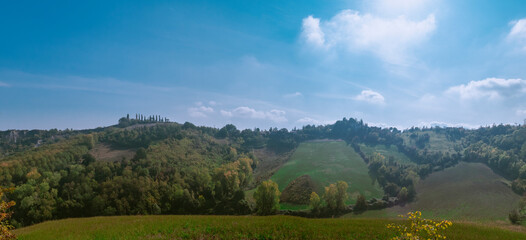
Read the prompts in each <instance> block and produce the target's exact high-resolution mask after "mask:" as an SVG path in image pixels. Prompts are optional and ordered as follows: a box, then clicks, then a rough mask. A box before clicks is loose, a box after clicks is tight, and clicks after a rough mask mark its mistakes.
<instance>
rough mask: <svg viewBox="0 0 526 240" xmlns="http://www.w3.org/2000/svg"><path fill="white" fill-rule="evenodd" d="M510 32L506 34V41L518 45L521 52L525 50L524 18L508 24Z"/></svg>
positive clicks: (525, 27)
mask: <svg viewBox="0 0 526 240" xmlns="http://www.w3.org/2000/svg"><path fill="white" fill-rule="evenodd" d="M510 25H511V26H512V27H511V30H510V32H509V33H508V40H510V41H512V42H515V43H517V44H519V45H520V48H522V50H526V18H523V19H519V20H515V21H512V22H510Z"/></svg>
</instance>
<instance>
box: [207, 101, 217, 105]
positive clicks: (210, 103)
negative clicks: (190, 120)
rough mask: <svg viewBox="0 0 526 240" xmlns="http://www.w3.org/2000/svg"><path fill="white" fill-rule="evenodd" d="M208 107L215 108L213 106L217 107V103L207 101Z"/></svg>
mask: <svg viewBox="0 0 526 240" xmlns="http://www.w3.org/2000/svg"><path fill="white" fill-rule="evenodd" d="M208 105H210V106H215V105H217V102H216V101H209V102H208Z"/></svg>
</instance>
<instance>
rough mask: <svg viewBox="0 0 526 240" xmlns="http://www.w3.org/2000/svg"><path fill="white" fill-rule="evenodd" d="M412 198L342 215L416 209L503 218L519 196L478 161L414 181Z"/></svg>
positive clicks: (390, 213) (425, 212)
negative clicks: (396, 204) (415, 193)
mask: <svg viewBox="0 0 526 240" xmlns="http://www.w3.org/2000/svg"><path fill="white" fill-rule="evenodd" d="M416 191H417V196H416V200H415V201H414V202H412V203H409V204H407V205H405V206H396V207H393V208H388V209H383V210H378V211H368V212H365V213H364V214H362V215H354V214H350V215H347V216H346V217H352V216H354V217H356V216H358V217H373V218H375V217H392V218H394V217H396V216H397V215H398V214H405V213H407V212H409V211H415V210H419V211H422V213H423V215H424V216H425V217H428V218H444V219H455V220H469V221H499V220H501V221H507V217H508V213H509V211H510V210H512V209H514V208H516V207H517V205H518V202H519V199H520V196H519V195H517V194H516V193H514V192H513V191H512V190H511V188H510V187H509V186H507V185H506V180H505V179H504V178H502V177H500V176H499V175H497V174H495V173H494V172H493V171H492V170H491V169H490V168H488V167H487V166H485V165H483V164H481V163H465V162H463V163H459V164H458V165H457V166H455V167H451V168H447V169H445V170H443V171H440V172H435V173H433V174H431V175H429V176H428V177H427V178H426V179H424V180H422V181H420V183H418V184H417V185H416Z"/></svg>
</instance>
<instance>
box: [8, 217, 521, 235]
mask: <svg viewBox="0 0 526 240" xmlns="http://www.w3.org/2000/svg"><path fill="white" fill-rule="evenodd" d="M391 222H394V220H377V219H306V218H297V217H290V216H270V217H253V216H118V217H94V218H78V219H65V220H59V221H49V222H44V223H41V224H37V225H33V226H30V227H25V228H21V229H17V230H16V231H15V233H16V234H17V235H18V237H19V239H20V240H31V239H35V240H48V239H49V240H51V239H53V240H55V239H79V240H82V239H389V238H391V237H393V233H392V232H390V231H389V230H388V229H387V228H386V227H385V225H386V224H388V223H391ZM444 233H445V234H446V236H447V237H448V239H502V240H505V239H506V240H507V239H526V234H525V233H523V232H515V231H509V230H504V229H500V228H495V227H489V226H482V225H473V224H465V223H454V224H453V226H452V227H451V228H449V229H447V230H446V231H445V232H444Z"/></svg>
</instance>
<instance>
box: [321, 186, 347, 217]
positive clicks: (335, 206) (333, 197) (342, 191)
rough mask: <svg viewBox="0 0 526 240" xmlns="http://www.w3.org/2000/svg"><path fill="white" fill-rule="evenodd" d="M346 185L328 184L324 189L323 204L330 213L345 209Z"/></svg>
mask: <svg viewBox="0 0 526 240" xmlns="http://www.w3.org/2000/svg"><path fill="white" fill-rule="evenodd" d="M348 187H349V185H347V183H346V182H344V181H338V182H337V183H335V184H334V183H333V184H330V185H329V186H328V187H325V195H324V199H325V203H326V204H327V208H328V209H329V210H331V211H341V210H343V209H344V208H345V200H347V188H348Z"/></svg>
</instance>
